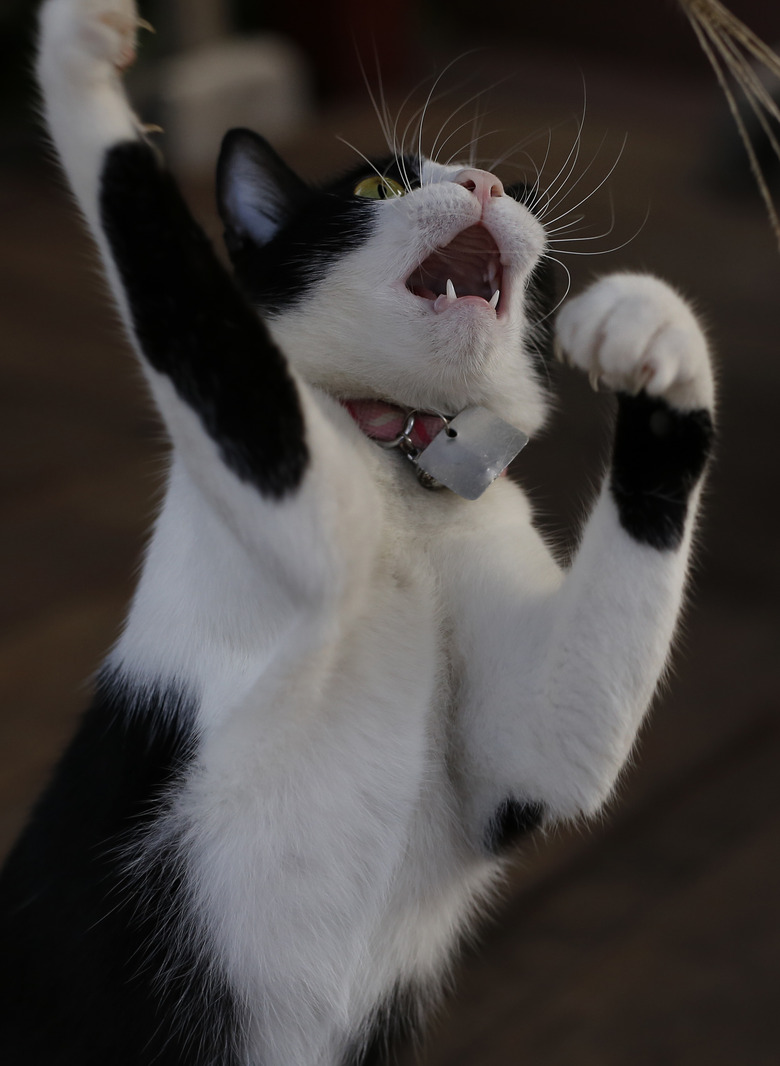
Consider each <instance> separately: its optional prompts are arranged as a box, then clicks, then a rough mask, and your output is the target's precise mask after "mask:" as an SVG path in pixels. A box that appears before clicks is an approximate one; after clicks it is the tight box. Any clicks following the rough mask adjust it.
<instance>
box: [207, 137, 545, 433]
mask: <svg viewBox="0 0 780 1066" xmlns="http://www.w3.org/2000/svg"><path fill="white" fill-rule="evenodd" d="M218 198H219V210H220V214H221V216H222V219H223V221H224V223H225V239H226V243H227V247H228V251H229V253H230V256H231V259H232V261H233V265H234V267H235V271H236V276H237V279H238V281H239V283H240V284H241V286H242V287H243V288H244V290H245V291H246V293H247V294H248V296H249V298H250V299H251V300H252V301H253V303H254V304H256V306H257V307H258V309H259V310H260V311H261V312H262V314H263V316H264V317H265V319H266V320H267V322H268V325H269V327H270V329H271V331H272V333H273V335H274V337H275V338H276V339H277V341H278V343H279V344H280V345H281V347H282V348H283V350H284V351H285V353H286V354H287V356H288V358H289V359H290V360H291V362H292V364H293V366H294V367H295V368H296V369H297V370H298V372H299V373H300V374H301V375H302V377H304V378H305V379H306V380H308V381H309V382H310V383H312V384H314V385H317V386H320V387H321V388H323V389H325V390H327V391H328V392H329V393H331V394H332V395H334V396H337V397H339V398H341V399H358V398H370V397H373V398H380V399H384V400H389V401H391V402H394V403H398V404H401V405H404V406H408V407H414V408H422V409H429V410H437V411H442V412H444V413H447V414H455V413H457V412H458V411H459V410H462V409H463V408H464V407H466V406H469V405H470V404H481V405H483V406H486V407H489V408H490V409H492V410H494V411H495V412H496V413H497V414H499V415H501V416H502V417H504V418H506V419H507V420H508V421H511V422H513V423H514V424H515V425H517V426H519V427H520V428H522V429H525V430H526V431H528V432H533V431H535V430H536V429H537V428H538V427H539V426H540V425H541V423H542V422H543V420H544V417H545V414H546V411H547V406H548V404H547V395H546V389H545V387H544V377H545V373H544V368H543V360H544V358H545V355H546V352H545V349H546V348H547V347H549V335H550V313H551V310H552V306H553V295H552V291H553V290H552V279H551V275H550V268H549V266H548V264H547V260H545V259H544V258H543V253H544V251H545V246H546V239H545V233H544V230H543V228H542V226H541V224H540V222H539V221H538V220H537V219H536V218H535V217H534V215H533V213H532V212H531V211H530V210H529V208H528V206H526V204H525V203H524V202H523V199H524V198H526V199H527V197H526V196H525V188H524V187H515V188H512V189H505V188H504V186H503V185H502V184H501V182H500V181H499V179H498V178H497V177H495V176H494V175H493V174H490V173H488V172H486V171H482V170H476V169H473V168H470V167H468V166H457V165H456V166H450V165H448V166H444V165H441V164H439V163H435V162H430V161H428V160H426V159H424V158H423V159H422V160H420V159H418V158H417V157H409V156H403V157H398V158H393V159H389V160H379V161H374V162H372V163H366V164H364V165H361V166H359V167H357V168H356V169H355V170H354V171H352V172H351V173H349V174H347V175H345V176H343V177H340V178H338V179H337V180H335V181H333V182H331V183H330V184H327V185H322V186H318V187H312V186H310V185H308V184H306V183H305V182H303V181H302V180H301V179H300V178H299V177H298V176H297V175H296V174H295V173H294V172H293V171H292V170H290V168H289V167H288V166H287V165H286V164H285V163H284V162H283V161H282V160H281V159H280V158H279V156H278V155H277V154H276V153H275V152H274V151H273V149H272V148H271V147H270V146H269V145H268V144H267V142H266V141H265V140H263V138H261V137H259V136H258V135H257V134H254V133H251V132H250V131H248V130H232V131H231V132H230V133H228V134H227V136H226V137H225V140H224V142H223V147H222V153H221V155H220V161H219V167H218ZM448 281H449V282H451V288H450V290H449V291H450V295H448V284H447V283H448ZM452 289H454V292H455V294H456V295H455V297H454V298H453V297H452V295H451V292H452ZM496 292H498V293H499V295H498V297H496V296H495V293H496ZM492 305H495V306H492Z"/></svg>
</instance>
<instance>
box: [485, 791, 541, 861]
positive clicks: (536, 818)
mask: <svg viewBox="0 0 780 1066" xmlns="http://www.w3.org/2000/svg"><path fill="white" fill-rule="evenodd" d="M543 818H544V807H543V806H542V804H541V803H522V802H520V800H516V799H512V798H510V799H506V800H504V802H503V803H502V804H501V806H500V807H499V808H498V809H497V810H496V812H495V814H494V815H493V817H492V818H491V819H490V824H489V826H488V829H487V834H486V837H485V844H486V846H487V849H488V851H490V852H492V853H493V854H494V855H499V854H501V853H502V852H504V851H507V850H508V849H510V848H512V847H514V845H516V844H517V843H519V841H521V840H522V839H523V837H525V836H527V835H528V834H529V833H531V832H533V830H534V829H538V828H539V826H540V825H541V824H542V819H543Z"/></svg>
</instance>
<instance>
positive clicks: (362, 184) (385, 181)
mask: <svg viewBox="0 0 780 1066" xmlns="http://www.w3.org/2000/svg"><path fill="white" fill-rule="evenodd" d="M405 192H406V189H405V188H404V187H403V185H401V184H400V183H399V182H397V181H395V180H394V179H393V178H380V177H379V175H378V174H372V175H371V177H370V178H363V180H362V181H359V182H358V183H357V185H356V186H355V190H354V194H355V196H362V197H364V198H365V199H366V200H392V199H393V198H394V197H396V196H403V195H404V194H405Z"/></svg>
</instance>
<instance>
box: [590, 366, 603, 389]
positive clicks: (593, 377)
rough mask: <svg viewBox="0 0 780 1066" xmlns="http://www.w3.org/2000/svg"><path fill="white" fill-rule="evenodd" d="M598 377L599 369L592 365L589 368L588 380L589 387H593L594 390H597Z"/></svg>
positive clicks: (599, 375)
mask: <svg viewBox="0 0 780 1066" xmlns="http://www.w3.org/2000/svg"><path fill="white" fill-rule="evenodd" d="M600 378H601V371H600V370H599V368H598V367H593V368H592V369H591V370H590V372H589V373H588V381H589V382H590V387H591V388H592V389H593V391H594V392H598V391H599V381H600Z"/></svg>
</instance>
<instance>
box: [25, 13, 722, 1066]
mask: <svg viewBox="0 0 780 1066" xmlns="http://www.w3.org/2000/svg"><path fill="white" fill-rule="evenodd" d="M106 14H110V15H113V16H116V17H112V18H110V19H109V20H108V23H109V24H107V23H106V22H105V21H102V22H101V21H100V20H101V18H102V17H103V16H105V15H106ZM134 20H135V11H134V7H133V4H132V2H131V0H49V2H48V3H47V4H46V5H45V7H44V9H43V16H42V23H43V30H42V40H41V51H40V59H39V68H38V69H39V77H40V82H41V85H42V87H43V92H44V104H45V111H46V115H47V119H48V122H49V125H50V129H51V132H52V137H53V140H54V142H55V145H56V147H57V150H58V151H59V153H60V156H61V158H62V161H63V165H64V167H65V169H66V172H67V174H68V177H69V179H70V181H71V185H72V187H73V189H74V192H75V194H76V196H77V198H78V201H79V204H80V205H81V208H82V210H83V212H84V214H85V216H86V218H87V220H88V222H89V224H90V226H91V228H92V231H93V233H94V235H95V238H96V240H97V242H98V244H99V246H100V248H101V250H102V252H103V256H104V260H105V262H106V269H107V272H108V275H109V279H110V281H111V283H112V286H113V289H114V293H115V296H116V299H117V301H118V304H119V307H120V310H122V312H123V314H124V315H125V320H126V322H127V326H128V330H129V332H130V334H131V336H132V335H133V330H132V324H131V322H130V319H129V315H128V314H127V307H126V301H125V298H124V295H123V293H122V290H121V286H120V285H119V283H118V280H117V272H116V270H115V268H114V265H113V263H112V261H111V257H110V254H109V252H108V248H107V244H106V241H105V239H104V237H103V236H102V234H101V231H100V227H99V224H98V216H97V208H96V196H97V186H98V176H99V171H100V165H101V159H102V157H103V154H104V152H105V150H106V148H107V147H109V146H110V145H111V144H113V143H116V142H117V141H119V140H122V139H127V138H129V137H137V136H140V132H139V123H138V121H137V119H136V118H135V117H134V116H133V114H132V112H131V111H130V109H129V107H128V105H127V103H126V100H125V97H124V93H123V90H122V87H121V83H120V79H119V77H118V73H117V70H116V64H117V62H119V61H122V62H123V61H126V58H127V56H128V54H129V51H130V50H131V49H132V38H133V36H134V29H133V27H134ZM456 172H457V168H442V167H435V166H433V165H429V167H428V169H427V171H426V172H425V174H424V183H423V187H422V188H421V189H419V190H416V191H414V192H413V193H410V194H409V195H407V196H405V197H403V198H400V199H398V200H393V201H388V202H385V203H381V204H377V206H376V211H377V230H376V234H375V236H374V237H372V238H371V240H370V241H369V242H367V243H366V244H365V245H364V246H363V247H361V248H360V249H359V250H357V251H355V252H353V253H351V254H350V255H348V256H346V257H345V258H344V259H343V260H342V261H340V262H339V263H338V264H337V265H336V267H335V268H334V269H333V271H332V272H331V273H330V274H329V276H328V277H327V278H326V279H325V280H324V281H322V282H321V283H320V284H319V285H318V286H316V287H315V289H314V290H313V291H312V293H311V294H310V295H309V296H308V297H307V299H306V300H303V301H301V302H300V304H299V305H298V306H297V307H296V308H295V309H294V310H292V311H290V312H286V313H285V314H283V315H279V316H277V317H276V318H274V320H273V321H272V323H271V328H272V330H273V333H274V335H275V337H276V339H277V340H278V342H279V343H280V345H281V347H282V348H283V350H284V351H285V353H286V354H287V355H288V357H289V359H290V361H291V363H292V365H293V367H294V370H295V373H296V375H297V376H296V380H297V382H298V385H299V389H300V393H301V396H302V399H303V404H304V411H305V417H306V422H307V438H308V441H309V444H310V448H311V452H312V456H313V463H312V466H311V468H310V469H309V470H308V471H307V474H306V476H305V479H304V483H303V486H302V488H301V490H300V491H299V492H297V493H296V494H295V495H293V496H292V497H290V498H289V499H286V500H284V501H283V502H281V503H276V502H266V501H265V500H263V499H262V498H261V497H260V496H259V495H257V494H256V493H255V492H254V491H253V489H252V488H251V487H250V486H248V485H246V484H244V483H241V482H239V480H238V479H237V478H236V477H234V476H233V475H232V474H231V473H230V472H229V471H228V470H227V469H226V468H225V466H224V465H223V463H222V462H221V460H220V457H219V455H218V452H217V449H216V447H215V446H214V445H213V443H212V442H211V440H210V439H209V438H208V437H207V436H206V435H205V433H204V432H203V429H202V427H201V425H200V422H199V421H198V419H197V418H196V416H195V415H194V414H193V413H192V412H191V411H190V409H189V408H187V407H186V406H185V405H184V403H183V402H182V401H181V400H180V399H179V397H178V396H177V395H176V394H175V392H174V390H173V389H172V387H171V386H170V385H169V383H168V382H167V381H166V380H165V379H163V378H161V377H160V376H159V375H156V374H154V373H153V372H149V379H150V383H151V387H152V390H153V393H154V396H155V399H156V401H157V403H158V405H159V407H160V410H161V412H162V414H163V417H164V418H165V420H166V424H167V426H168V429H169V432H170V435H171V438H172V441H173V458H172V465H171V472H170V478H169V484H168V492H167V495H166V498H165V503H164V505H163V508H162V512H161V514H160V517H159V519H158V521H157V524H156V528H155V533H154V537H153V539H152V541H151V544H150V547H149V550H148V553H147V556H146V561H145V565H144V569H143V573H142V576H141V580H140V583H139V587H138V590H137V593H136V596H135V599H134V601H133V606H132V609H131V612H130V615H129V618H128V621H127V625H126V628H125V630H124V633H123V635H122V637H121V639H120V640H119V642H118V644H117V646H116V648H115V649H114V651H113V653H112V657H111V659H112V662H113V663H114V664H115V665H117V666H121V668H122V669H123V670H124V671H125V672H126V673H129V674H130V675H131V676H133V677H136V678H137V679H139V680H140V681H150V682H151V681H153V680H155V679H158V678H163V679H169V680H175V681H183V682H185V683H186V684H187V685H188V687H189V688H190V690H191V691H193V692H194V693H195V694H196V695H197V699H198V724H199V727H200V730H201V738H202V739H201V746H200V749H199V752H198V756H197V759H196V762H195V766H194V768H193V770H192V772H191V773H190V776H189V778H188V780H187V781H186V783H185V785H184V787H183V789H182V791H181V792H180V794H179V795H178V797H177V799H176V803H175V806H174V808H173V810H172V811H171V812H170V813H169V814H168V815H167V821H165V822H163V823H161V824H160V825H159V826H158V833H159V837H160V839H165V838H166V835H167V834H168V833H173V834H174V835H176V836H180V835H182V834H183V838H184V841H185V843H186V854H187V856H188V872H189V878H190V884H191V891H192V894H193V898H194V900H195V902H196V906H197V908H198V913H199V915H200V918H201V919H202V923H203V925H204V927H205V929H206V930H207V933H208V938H209V941H210V945H211V950H212V951H213V953H214V955H215V957H216V958H217V959H219V961H220V962H221V963H222V965H223V966H224V968H225V970H226V972H227V973H228V975H229V978H230V981H231V983H232V985H233V987H234V989H235V990H236V991H237V994H238V995H239V997H240V998H241V1000H242V1001H243V1002H245V1003H246V1004H247V1005H248V1007H249V1010H250V1016H251V1019H252V1026H251V1032H250V1033H249V1034H247V1039H246V1047H245V1062H246V1064H247V1066H252V1064H259V1063H262V1064H263V1066H291V1064H293V1063H294V1064H295V1066H331V1064H333V1063H334V1062H336V1061H337V1058H338V1055H339V1054H340V1053H341V1052H342V1051H343V1041H344V1036H345V1034H347V1033H349V1032H351V1031H354V1029H355V1027H356V1026H358V1025H359V1024H360V1023H361V1021H362V1020H364V1019H365V1018H366V1014H367V1012H369V1011H370V1010H371V1009H372V1007H373V1006H374V1005H375V1004H376V1003H377V1001H378V999H379V998H380V997H381V996H382V994H383V993H385V992H386V991H388V990H389V989H391V988H392V987H393V985H394V984H395V983H396V982H397V981H398V980H399V979H413V980H415V981H418V982H420V983H422V984H426V983H428V982H431V981H435V980H436V978H437V977H438V975H439V974H440V973H441V970H442V968H443V966H444V965H445V964H446V960H447V956H448V953H449V951H450V949H451V946H452V944H453V942H454V939H455V936H456V934H457V932H458V931H459V930H460V929H462V928H463V926H464V924H465V923H466V922H467V921H468V919H469V917H470V915H471V914H472V912H473V909H474V906H475V904H476V902H478V901H479V899H480V898H481V897H482V896H483V895H484V894H485V892H487V891H489V889H490V886H491V885H492V884H493V883H494V881H495V879H496V877H497V875H498V874H499V873H500V864H499V863H498V862H496V861H494V860H492V859H490V858H489V857H487V856H486V854H485V851H484V848H483V839H484V834H485V831H486V827H487V822H488V820H489V818H490V816H491V813H492V812H493V811H494V810H495V808H496V805H497V804H500V803H501V802H502V801H503V800H504V799H505V798H506V796H507V795H508V794H512V795H514V796H516V797H518V798H519V799H527V800H528V801H531V802H540V803H542V804H544V806H545V809H546V810H547V812H548V816H549V817H550V818H556V817H557V818H561V817H565V818H569V817H575V816H577V815H578V814H580V813H582V812H585V813H590V812H593V811H595V810H597V809H598V807H599V806H600V805H601V804H602V803H603V802H604V801H605V800H606V799H607V798H608V797H609V795H610V793H611V792H612V789H613V788H614V785H615V781H616V779H617V777H618V775H619V773H620V770H621V768H622V766H623V765H624V763H625V761H626V758H627V756H628V754H629V752H630V750H631V747H632V744H633V743H634V739H635V737H636V734H637V730H638V728H639V725H640V723H641V720H642V717H643V715H644V713H645V710H646V708H647V705H648V703H649V701H650V698H651V696H652V694H653V691H654V688H655V686H656V683H657V680H658V677H659V675H660V674H661V672H662V671H663V668H664V664H665V662H666V659H667V655H668V649H669V645H670V641H671V638H672V634H673V630H674V626H675V620H676V618H677V614H678V611H679V607H680V601H681V597H682V592H683V584H684V579H685V571H686V564H687V555H688V545H689V541H690V523H689V531H688V534H687V535H686V538H685V544H684V545H683V547H682V548H681V549H680V550H678V551H676V552H659V551H656V550H654V549H652V548H649V547H647V546H644V545H641V544H637V543H636V542H634V541H633V540H632V539H631V538H630V537H629V536H628V535H627V534H626V533H625V531H624V530H623V529H622V528H621V526H620V523H619V521H618V517H617V513H616V509H615V506H614V504H613V502H612V499H611V497H610V495H609V493H608V492H607V491H603V492H602V495H601V497H600V499H599V501H598V503H597V505H596V507H595V509H594V512H593V514H592V515H591V517H590V519H589V520H588V522H587V524H586V526H585V529H584V533H583V537H582V543H581V545H580V547H579V550H578V552H577V554H576V557H575V559H574V561H573V564H572V566H571V568H570V569H569V571H568V572H567V573H565V574H564V573H563V572H562V571H561V570H560V569H559V567H558V565H557V564H556V562H555V561H554V560H553V558H552V556H551V554H550V553H549V551H548V549H547V548H546V546H545V545H544V543H543V542H542V540H541V539H540V537H539V535H538V534H537V533H536V531H535V530H534V528H533V526H532V524H531V514H530V509H529V506H528V503H527V502H526V500H525V498H524V496H523V494H522V493H521V491H520V490H519V489H518V488H517V487H516V486H515V485H513V484H511V483H510V482H509V481H508V480H506V479H503V480H501V481H499V482H497V483H496V484H495V485H494V486H493V487H492V488H491V489H490V490H489V491H488V492H487V494H486V495H485V496H484V497H483V498H482V499H481V500H480V501H478V502H477V503H465V502H464V501H462V500H460V499H458V498H456V497H454V496H452V495H451V494H449V493H442V494H436V493H424V492H421V491H420V490H419V489H418V487H417V485H416V483H415V482H414V480H413V477H412V476H411V472H410V471H409V470H408V469H406V468H405V467H404V465H403V464H402V463H400V462H399V461H398V457H397V456H389V455H387V454H386V453H384V452H382V451H381V450H380V449H379V448H377V447H376V445H374V444H372V443H371V442H369V441H367V440H366V439H365V438H364V437H363V436H362V435H361V434H360V433H359V432H358V430H357V429H356V428H355V426H354V425H353V424H352V422H351V420H350V418H349V416H348V415H347V414H346V413H345V412H344V411H343V409H342V408H341V407H340V406H339V405H338V404H337V403H335V402H334V400H333V399H332V397H334V396H336V397H338V396H368V395H376V396H382V397H386V398H392V399H394V400H396V401H397V402H399V403H403V404H409V405H411V406H421V407H428V408H434V409H445V410H459V409H460V408H462V407H463V406H465V405H466V404H469V403H480V404H483V405H485V406H487V407H490V408H492V409H493V410H495V411H496V412H497V413H499V414H501V415H503V416H504V417H506V418H508V419H509V420H511V421H513V422H515V423H516V424H517V425H518V426H520V427H522V428H524V429H526V430H528V431H529V432H531V433H533V432H535V431H536V430H538V428H539V427H540V426H541V424H542V422H543V420H544V416H545V412H546V404H545V400H544V397H543V395H542V392H541V389H540V387H539V385H538V384H537V382H536V379H535V377H534V375H533V374H532V373H531V364H530V357H529V356H528V354H527V351H526V350H525V349H524V347H523V344H524V339H525V338H526V335H527V331H528V328H529V320H528V317H529V313H528V312H527V310H526V308H525V306H524V280H525V278H526V277H527V275H528V273H529V271H530V270H531V269H532V267H533V265H534V263H535V262H536V260H537V259H538V256H539V255H540V254H541V253H542V251H543V248H544V234H543V231H542V230H541V227H540V225H539V223H538V222H537V221H536V220H535V219H533V217H532V216H531V215H530V214H529V212H528V211H527V210H526V209H525V208H524V207H522V206H520V205H518V204H516V203H515V202H514V201H513V200H511V199H510V198H509V197H495V198H493V199H492V200H491V202H490V203H489V204H488V207H487V208H486V214H485V216H484V221H485V223H486V224H489V226H490V228H491V230H492V232H493V233H494V235H495V236H496V239H497V240H498V243H499V244H500V246H501V248H502V253H503V261H504V267H505V272H506V277H507V279H508V281H511V288H510V295H509V299H510V300H511V308H510V309H509V310H508V313H507V314H506V316H504V318H503V319H499V320H498V321H496V320H495V318H494V317H492V318H491V317H490V316H489V315H482V316H481V317H480V316H479V315H477V314H472V313H471V312H470V311H467V310H464V311H463V312H462V313H461V312H455V313H450V312H448V314H447V316H441V315H440V316H435V315H432V314H431V313H430V312H429V311H428V310H426V308H424V307H423V306H421V304H420V302H419V301H417V302H415V301H416V298H415V297H413V296H412V295H411V294H410V293H408V292H407V291H406V290H405V288H404V286H403V279H404V278H405V277H406V276H407V275H408V274H409V272H410V271H411V270H412V269H413V268H414V267H415V266H416V265H417V264H419V262H420V261H421V259H422V258H423V257H424V256H425V255H426V254H427V252H429V251H431V250H432V249H434V248H435V247H437V246H440V245H441V244H443V243H446V242H447V241H448V240H449V239H451V238H452V237H453V236H454V235H455V234H457V233H459V232H460V230H461V229H463V227H464V225H466V224H468V223H469V222H471V221H477V220H478V219H479V218H480V211H481V208H480V206H479V204H478V202H477V200H476V198H475V197H474V196H472V195H471V193H470V192H469V191H468V190H466V189H465V188H463V187H462V186H461V185H458V184H456V183H454V182H453V180H452V178H453V176H454V175H455V174H456ZM560 342H561V345H562V347H563V348H564V349H565V350H566V351H567V352H568V354H569V355H570V357H571V359H572V360H573V361H574V362H575V363H576V364H577V365H578V366H580V367H581V368H583V369H585V370H587V371H591V370H594V369H595V370H596V371H597V373H598V374H599V376H601V377H602V378H603V379H604V380H605V382H606V383H607V384H609V385H611V386H618V385H619V386H621V387H625V386H626V385H627V384H631V383H632V382H635V381H636V375H637V373H638V371H637V367H639V368H640V372H642V373H644V370H642V368H646V367H650V370H651V371H652V373H651V376H650V377H649V378H648V379H647V380H648V381H649V384H648V389H649V390H650V391H651V392H655V393H657V394H659V395H665V396H667V397H668V398H669V399H670V400H671V401H672V402H674V403H678V404H679V405H681V406H683V407H692V406H710V405H711V402H712V383H711V375H710V371H709V362H708V358H707V354H706V343H705V341H704V339H703V337H702V335H701V331H700V330H699V327H698V326H697V324H696V322H695V319H694V318H693V316H692V314H691V312H690V311H689V309H688V308H687V306H686V305H685V304H684V303H683V302H682V301H681V300H680V299H679V297H677V296H675V295H674V294H673V293H672V292H671V291H670V290H669V289H668V288H667V287H666V286H665V285H663V284H662V283H661V282H659V281H657V280H655V279H651V278H645V277H625V276H624V277H613V278H607V279H604V280H603V281H602V282H600V283H598V285H597V286H596V287H595V288H593V289H591V290H590V292H589V293H586V294H585V295H584V296H582V297H580V298H578V299H576V300H572V301H570V303H569V305H568V308H564V311H563V312H562V315H561V325H560ZM693 510H694V508H693V507H692V508H691V511H692V512H693Z"/></svg>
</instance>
